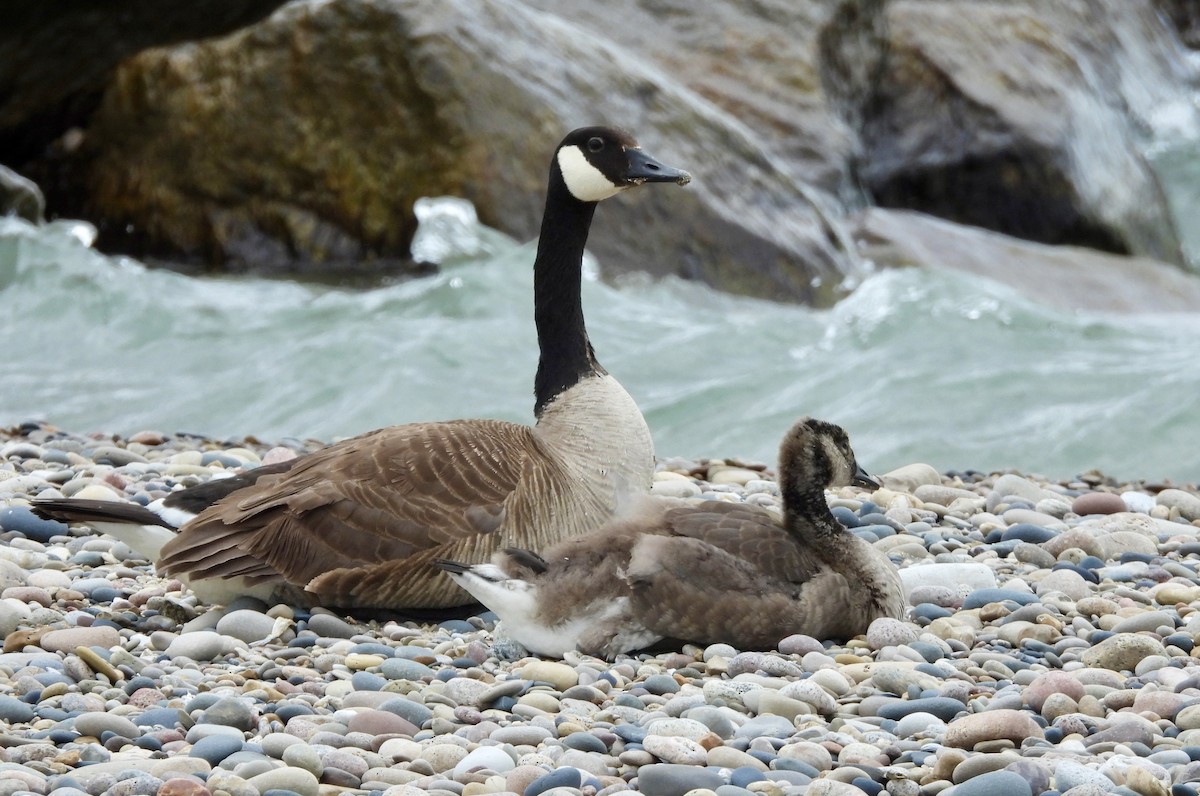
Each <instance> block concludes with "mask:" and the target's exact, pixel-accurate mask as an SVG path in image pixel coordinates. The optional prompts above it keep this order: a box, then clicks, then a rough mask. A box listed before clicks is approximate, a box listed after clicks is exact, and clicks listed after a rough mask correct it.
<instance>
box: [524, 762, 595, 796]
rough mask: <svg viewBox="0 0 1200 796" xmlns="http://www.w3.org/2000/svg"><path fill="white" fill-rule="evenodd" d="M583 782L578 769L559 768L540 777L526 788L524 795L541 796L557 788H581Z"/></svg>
mask: <svg viewBox="0 0 1200 796" xmlns="http://www.w3.org/2000/svg"><path fill="white" fill-rule="evenodd" d="M582 784H583V776H582V775H581V774H580V772H579V770H578V769H574V768H559V769H556V770H554V771H551V772H550V773H549V774H545V775H543V776H540V777H538V778H537V779H535V780H534V781H533V782H531V783H529V785H528V786H526V788H525V793H524V796H539V794H542V793H548V792H549V791H552V790H554V789H555V788H579V787H580V786H581V785H582Z"/></svg>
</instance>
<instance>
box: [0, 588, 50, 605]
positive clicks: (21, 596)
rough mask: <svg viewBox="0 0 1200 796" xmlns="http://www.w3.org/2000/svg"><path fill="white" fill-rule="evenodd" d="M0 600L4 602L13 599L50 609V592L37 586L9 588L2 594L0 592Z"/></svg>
mask: <svg viewBox="0 0 1200 796" xmlns="http://www.w3.org/2000/svg"><path fill="white" fill-rule="evenodd" d="M0 598H3V599H5V600H7V599H10V598H11V599H14V600H20V601H21V602H23V603H37V604H38V605H44V606H46V607H47V608H49V607H50V603H51V600H50V592H48V591H46V590H45V589H42V588H38V587H37V586H9V587H8V588H7V589H5V590H4V591H3V592H0Z"/></svg>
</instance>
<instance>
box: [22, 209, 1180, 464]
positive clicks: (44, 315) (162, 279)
mask: <svg viewBox="0 0 1200 796" xmlns="http://www.w3.org/2000/svg"><path fill="white" fill-rule="evenodd" d="M82 228H84V227H83V226H82V225H72V224H69V223H63V222H57V223H55V224H51V225H48V226H45V227H40V228H36V227H31V226H29V225H27V224H25V223H24V222H21V221H18V220H15V219H11V218H9V219H0V345H2V346H3V348H2V355H0V425H9V424H13V423H16V422H19V421H22V420H26V419H31V418H36V419H42V420H46V421H48V422H51V423H53V424H55V425H57V426H59V427H61V428H64V429H68V430H71V431H75V432H89V431H105V432H114V433H122V434H127V433H132V432H135V431H138V430H141V429H146V428H154V429H158V430H162V431H168V432H174V431H189V432H196V433H203V434H206V435H211V436H217V437H236V436H241V435H247V434H253V435H255V436H258V437H259V438H260V439H263V440H268V441H269V440H273V439H279V438H282V437H314V438H318V439H323V440H329V439H332V438H334V437H338V436H347V435H352V434H356V433H359V432H362V431H366V430H369V429H372V428H376V427H379V426H383V425H388V424H392V423H403V422H408V421H415V420H429V419H443V418H453V417H464V416H465V417H477V416H491V417H500V418H506V419H510V420H514V421H521V422H530V421H531V420H532V381H533V372H534V367H535V364H536V350H535V338H534V330H533V324H532V319H531V290H532V278H531V276H532V275H531V265H532V261H533V248H532V246H531V245H530V244H524V245H518V244H516V243H512V242H508V241H506V240H504V239H503V238H502V237H501V236H499V235H498V234H495V233H489V231H477V232H480V234H482V235H483V238H482V239H480V240H473V241H470V246H469V247H468V248H470V249H471V250H472V252H473V254H472V255H471V256H468V257H464V256H459V257H457V258H453V257H452V259H456V260H457V262H455V263H454V264H452V265H450V266H447V267H446V268H444V270H443V272H442V273H441V274H440V275H438V276H435V277H432V278H428V279H421V280H416V281H410V282H405V283H400V284H394V285H389V286H383V287H378V288H375V289H370V290H348V289H339V288H333V287H327V286H315V285H310V284H296V283H290V282H281V281H268V280H260V279H247V278H237V279H233V278H222V279H213V278H206V279H197V278H192V277H186V276H182V275H179V274H175V273H172V272H168V271H163V270H151V269H146V268H145V267H143V266H142V265H140V264H138V263H137V262H134V261H132V260H129V259H127V258H120V257H106V256H103V255H101V254H98V253H97V252H95V251H93V250H92V249H89V248H88V247H87V246H85V245H84V244H83V243H81V242H80V240H79V239H78V238H77V237H76V235H75V234H73V233H74V232H75V231H76V230H78V229H82ZM481 241H482V242H481ZM434 243H438V241H434ZM440 243H442V244H445V245H450V246H451V247H453V244H454V242H453V241H445V240H443V241H441V242H440ZM425 245H433V244H431V243H430V242H429V241H428V240H426V241H425ZM584 304H585V309H586V313H587V316H588V326H589V331H590V333H591V336H592V339H593V342H594V343H595V346H596V350H597V352H598V355H599V358H600V360H601V362H603V363H604V365H605V366H606V367H607V368H608V369H609V371H610V372H612V373H613V374H614V375H616V376H617V378H619V379H620V380H621V382H622V383H623V384H624V385H625V386H626V387H627V388H628V390H629V391H630V393H632V394H633V396H634V398H635V399H636V400H637V401H638V403H639V404H640V405H641V406H642V408H643V410H644V412H645V413H646V417H647V420H648V422H649V424H650V427H651V429H652V431H653V432H654V437H655V442H656V445H657V449H658V452H659V455H660V456H687V457H716V456H742V457H748V458H751V459H757V460H760V461H767V462H773V461H774V458H775V448H776V445H777V444H778V440H779V437H780V436H781V434H782V432H783V431H784V430H785V429H786V427H787V426H788V425H789V424H790V423H791V422H792V421H793V420H794V419H795V418H796V417H798V416H800V415H803V414H813V415H817V416H820V417H824V418H827V419H830V420H834V421H836V422H839V423H841V424H843V425H844V426H846V428H847V429H848V430H849V431H850V433H851V438H852V440H853V441H854V444H855V448H856V450H857V451H858V452H859V458H860V461H861V462H862V463H863V464H864V466H866V467H868V468H869V469H872V470H875V471H879V472H882V471H886V470H888V469H891V468H893V467H896V466H898V465H901V464H905V463H908V462H912V461H925V462H928V463H930V464H932V465H933V466H935V467H937V468H938V469H939V470H949V469H964V468H977V469H984V470H987V469H1000V468H1015V469H1018V470H1021V471H1023V472H1026V473H1038V474H1043V475H1047V476H1052V477H1070V476H1072V475H1075V474H1077V473H1080V472H1083V471H1086V470H1088V469H1091V468H1099V469H1100V470H1102V471H1103V472H1105V473H1106V474H1109V475H1112V476H1115V477H1119V478H1147V479H1152V480H1157V479H1165V478H1170V479H1175V480H1177V481H1185V482H1196V481H1200V406H1198V405H1197V399H1198V398H1200V314H1188V315H1174V316H1163V315H1158V316H1128V315H1112V316H1109V315H1106V316H1101V315H1089V314H1070V313H1063V312H1062V311H1058V310H1053V309H1050V308H1047V307H1043V306H1040V305H1038V304H1035V303H1033V302H1031V301H1029V300H1027V299H1025V298H1023V297H1021V296H1019V295H1018V294H1016V293H1014V292H1013V291H1011V290H1009V289H1007V288H1005V287H1002V286H1000V285H998V284H996V283H992V282H989V281H986V280H981V279H976V278H973V277H969V276H965V275H961V274H956V273H947V272H938V271H931V270H926V269H918V268H914V269H906V270H900V271H889V272H882V273H877V274H874V275H871V276H869V277H868V278H867V279H866V280H865V282H864V283H863V284H862V285H861V286H860V287H859V288H858V289H857V290H856V291H855V292H854V293H853V294H852V295H851V296H850V297H849V298H848V299H846V300H845V301H843V302H842V303H840V304H839V305H837V306H836V307H835V308H833V309H831V310H820V311H818V310H811V309H808V308H804V307H797V306H792V305H782V304H773V303H770V302H764V301H758V300H751V299H745V298H740V297H734V296H728V295H723V294H720V293H716V292H714V291H711V290H708V289H706V288H704V287H702V286H699V285H696V284H690V283H685V282H680V281H675V280H667V281H663V282H652V281H649V280H645V279H636V278H635V279H629V280H626V281H625V282H622V283H621V284H618V285H616V286H613V285H609V284H606V283H603V282H600V281H596V280H594V279H593V280H589V281H587V282H586V283H585V287H584Z"/></svg>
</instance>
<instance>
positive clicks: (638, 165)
mask: <svg viewBox="0 0 1200 796" xmlns="http://www.w3.org/2000/svg"><path fill="white" fill-rule="evenodd" d="M625 151H626V154H628V155H629V170H628V171H626V172H625V181H626V182H627V183H628V184H629V185H641V184H642V183H644V182H676V183H679V184H680V185H687V184H688V183H689V182H691V181H692V175H690V174H688V173H687V172H686V171H683V170H681V169H676V168H673V167H671V166H668V165H666V164H663V163H659V162H658V161H657V160H655V159H654V158H653V157H651V156H650V155H647V154H646V153H645V152H644V151H643V150H641V149H627V150H625Z"/></svg>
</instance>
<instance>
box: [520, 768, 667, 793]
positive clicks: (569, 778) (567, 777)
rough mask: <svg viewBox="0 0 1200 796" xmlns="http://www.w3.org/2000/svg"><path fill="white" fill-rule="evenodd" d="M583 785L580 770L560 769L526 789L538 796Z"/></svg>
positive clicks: (530, 784) (538, 779)
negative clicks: (553, 790) (554, 790)
mask: <svg viewBox="0 0 1200 796" xmlns="http://www.w3.org/2000/svg"><path fill="white" fill-rule="evenodd" d="M582 783H583V776H582V774H581V773H580V771H579V769H577V768H560V769H556V770H554V771H551V772H550V773H549V774H546V775H545V776H542V777H538V778H537V779H535V780H534V781H533V782H530V783H529V784H528V785H527V786H526V787H525V796H538V794H539V793H542V792H544V791H548V790H551V789H553V788H578V787H579V786H580V785H581V784H582ZM681 796H682V794H681Z"/></svg>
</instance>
